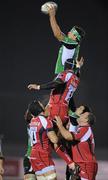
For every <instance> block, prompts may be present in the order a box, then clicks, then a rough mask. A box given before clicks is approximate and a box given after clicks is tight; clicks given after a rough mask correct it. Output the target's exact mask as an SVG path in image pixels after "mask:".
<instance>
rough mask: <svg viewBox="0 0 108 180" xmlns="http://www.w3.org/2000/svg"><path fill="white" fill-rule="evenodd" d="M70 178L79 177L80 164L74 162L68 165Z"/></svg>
mask: <svg viewBox="0 0 108 180" xmlns="http://www.w3.org/2000/svg"><path fill="white" fill-rule="evenodd" d="M68 166H69V172H70V175H71V179H79V173H80V166H79V165H78V164H76V163H75V162H73V163H71V164H69V165H68Z"/></svg>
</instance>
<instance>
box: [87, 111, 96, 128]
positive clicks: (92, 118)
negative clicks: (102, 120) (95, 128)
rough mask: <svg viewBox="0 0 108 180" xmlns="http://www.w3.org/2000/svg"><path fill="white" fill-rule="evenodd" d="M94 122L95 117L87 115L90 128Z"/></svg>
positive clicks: (91, 114)
mask: <svg viewBox="0 0 108 180" xmlns="http://www.w3.org/2000/svg"><path fill="white" fill-rule="evenodd" d="M95 122H96V117H95V116H94V114H93V113H90V114H89V115H88V123H89V124H90V126H92V125H94V123H95Z"/></svg>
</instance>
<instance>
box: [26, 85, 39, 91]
mask: <svg viewBox="0 0 108 180" xmlns="http://www.w3.org/2000/svg"><path fill="white" fill-rule="evenodd" d="M27 88H28V89H29V90H40V85H37V84H29V85H28V86H27Z"/></svg>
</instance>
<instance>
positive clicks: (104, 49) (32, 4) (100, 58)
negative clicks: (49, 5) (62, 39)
mask: <svg viewBox="0 0 108 180" xmlns="http://www.w3.org/2000/svg"><path fill="white" fill-rule="evenodd" d="M44 2H46V1H42V0H41V1H39V0H29V1H28V0H26V1H25V0H22V1H21V0H19V1H18V0H10V1H2V2H1V3H0V134H4V143H6V144H10V143H13V144H14V143H15V144H24V143H26V138H27V137H26V125H25V122H24V118H23V116H24V112H25V110H26V108H27V105H28V103H29V102H30V101H31V100H33V99H34V98H35V97H39V98H40V99H42V100H44V99H45V101H46V99H47V98H48V93H49V92H46V91H41V92H36V93H31V92H29V91H28V90H27V85H28V84H29V83H34V82H37V83H45V82H48V81H50V80H52V79H53V78H54V67H55V62H56V58H57V53H58V49H59V47H60V43H59V42H58V41H57V40H56V39H55V38H54V36H53V33H52V31H51V28H50V25H49V18H48V16H47V15H44V14H42V13H41V12H40V7H41V5H42V4H43V3H44ZM56 2H57V3H58V11H57V20H58V23H59V25H60V27H61V29H62V31H63V32H64V33H67V32H68V31H69V29H71V27H72V26H74V25H80V26H82V27H83V28H84V29H85V31H86V37H85V40H83V42H82V46H81V54H82V55H83V56H84V58H85V64H84V66H83V68H82V73H81V83H80V86H79V88H78V90H77V92H76V94H75V99H76V105H77V106H78V105H80V104H88V105H90V106H91V108H92V109H93V111H94V113H95V115H96V117H97V122H96V125H95V128H94V131H95V137H96V145H97V147H99V148H100V147H101V148H107V147H108V141H107V136H108V135H107V132H108V119H107V108H108V95H107V92H108V84H107V76H108V45H107V42H108V20H107V17H108V13H107V10H108V9H107V6H106V3H105V2H104V1H103V0H101V1H99V0H83V1H72V0H61V1H60V0H59V1H56Z"/></svg>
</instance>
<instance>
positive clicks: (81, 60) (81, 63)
mask: <svg viewBox="0 0 108 180" xmlns="http://www.w3.org/2000/svg"><path fill="white" fill-rule="evenodd" d="M83 64H84V58H83V57H81V59H80V60H76V67H77V68H81V67H82V66H83Z"/></svg>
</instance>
